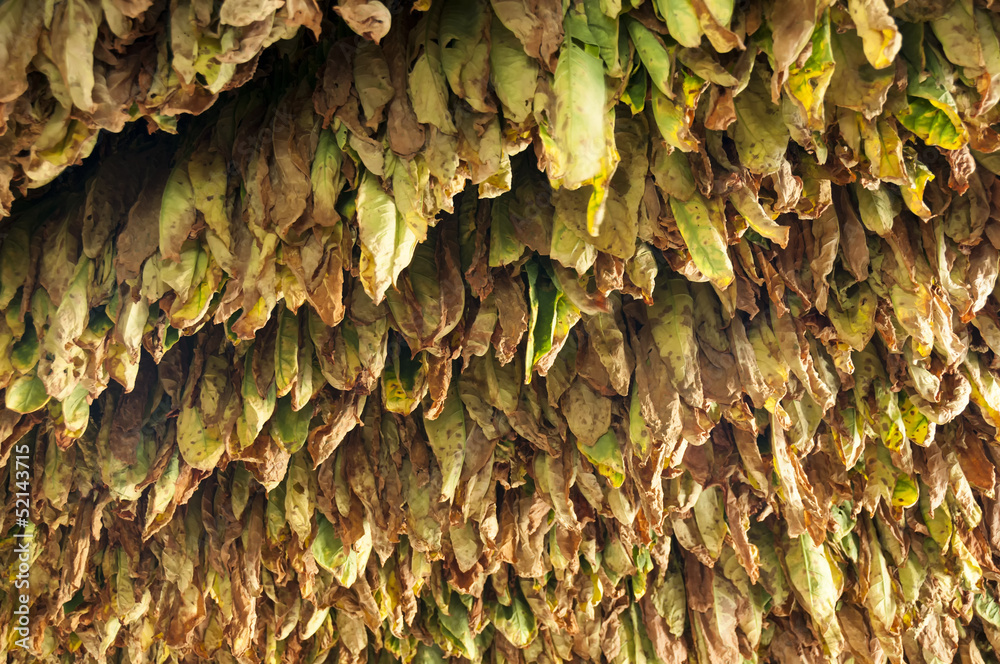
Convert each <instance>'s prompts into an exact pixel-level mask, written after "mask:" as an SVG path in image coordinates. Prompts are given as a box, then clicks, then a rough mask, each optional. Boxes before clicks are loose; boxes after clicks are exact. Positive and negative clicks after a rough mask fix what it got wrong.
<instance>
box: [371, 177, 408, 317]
mask: <svg viewBox="0 0 1000 664" xmlns="http://www.w3.org/2000/svg"><path fill="white" fill-rule="evenodd" d="M358 235H359V239H360V241H361V265H360V270H361V283H362V285H363V286H364V289H365V292H366V293H367V294H368V297H370V298H371V299H372V301H373V302H374V303H375V304H379V303H380V302H382V300H383V299H384V298H385V291H386V290H388V288H389V286H393V285H395V284H396V279H398V278H399V273H400V272H402V271H403V270H404V269H405V268H406V266H407V265H409V264H410V260H411V259H412V258H413V252H414V250H415V249H416V248H417V242H419V238H418V237H417V235H416V233H414V231H413V230H412V229H411V228H410V227H409V225H407V224H406V222H405V221H404V220H403V217H402V215H401V214H399V211H398V210H397V209H396V204H395V203H394V202H393V200H392V198H391V197H390V196H389V195H388V194H387V193H386V192H385V190H384V189H382V187H381V185H379V182H378V179H377V178H376V177H375V175H373V174H372V173H370V172H368V171H366V172H365V174H364V175H363V176H362V178H361V186H360V187H359V188H358Z"/></svg>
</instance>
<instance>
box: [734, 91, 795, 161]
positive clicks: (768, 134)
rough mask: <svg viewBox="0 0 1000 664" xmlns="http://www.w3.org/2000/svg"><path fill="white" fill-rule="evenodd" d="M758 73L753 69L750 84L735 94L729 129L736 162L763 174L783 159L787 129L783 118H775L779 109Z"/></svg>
mask: <svg viewBox="0 0 1000 664" xmlns="http://www.w3.org/2000/svg"><path fill="white" fill-rule="evenodd" d="M762 76H763V75H762V74H760V73H759V72H758V71H755V72H754V74H753V76H751V77H750V84H749V85H747V87H746V89H745V90H744V91H743V92H741V93H740V94H738V95H736V98H735V99H734V100H733V104H734V105H735V108H736V122H734V123H733V124H732V125H730V128H729V130H728V131H729V133H730V135H731V136H732V137H733V141H734V142H735V143H736V152H737V153H738V154H739V156H740V162H741V163H742V164H743V165H744V166H746V167H747V168H749V169H750V170H751V171H752V172H754V173H759V174H762V175H767V174H769V173H774V172H775V171H777V170H778V169H779V168H780V167H781V164H782V163H783V162H784V160H785V151H786V150H787V149H788V139H789V133H788V128H787V127H786V126H785V123H783V122H776V121H775V118H778V117H780V115H781V109H780V107H778V106H777V105H776V104H775V103H774V102H772V101H771V94H770V92H769V91H768V89H767V85H766V84H765V83H764V80H763V78H762Z"/></svg>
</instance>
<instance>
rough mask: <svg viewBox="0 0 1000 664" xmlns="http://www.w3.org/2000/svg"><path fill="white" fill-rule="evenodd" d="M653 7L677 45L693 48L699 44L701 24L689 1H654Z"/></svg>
mask: <svg viewBox="0 0 1000 664" xmlns="http://www.w3.org/2000/svg"><path fill="white" fill-rule="evenodd" d="M653 6H654V7H656V12H657V13H658V14H659V15H660V16H661V17H662V18H663V21H664V22H665V23H666V24H667V30H669V31H670V36H671V37H673V38H674V39H676V40H677V43H678V44H680V45H681V46H687V47H689V48H693V47H695V46H698V45H699V44H700V43H701V34H702V32H701V23H700V21H699V20H698V13H697V12H696V11H695V9H694V4H693V3H692V2H691V0H654V2H653Z"/></svg>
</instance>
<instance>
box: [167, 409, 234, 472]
mask: <svg viewBox="0 0 1000 664" xmlns="http://www.w3.org/2000/svg"><path fill="white" fill-rule="evenodd" d="M177 447H178V449H180V451H181V456H182V457H184V460H185V461H186V462H187V463H188V465H190V466H191V467H192V468H197V469H199V470H210V469H212V468H215V465H216V464H217V463H218V462H219V459H221V458H222V453H223V452H225V451H226V445H225V443H223V441H222V440H220V439H218V438H215V437H214V436H212V435H211V434H210V432H209V431H207V430H206V427H205V425H204V423H203V422H202V416H201V411H200V410H199V409H198V408H196V407H195V406H193V405H184V406H182V407H181V412H180V414H179V415H178V416H177Z"/></svg>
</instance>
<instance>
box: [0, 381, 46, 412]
mask: <svg viewBox="0 0 1000 664" xmlns="http://www.w3.org/2000/svg"><path fill="white" fill-rule="evenodd" d="M48 402H49V395H48V394H47V393H46V392H45V385H44V384H43V383H42V381H41V379H39V378H38V377H37V376H35V375H34V374H30V375H27V376H18V377H17V378H15V379H14V380H13V381H11V383H10V385H8V386H7V391H6V393H5V394H4V403H5V404H6V406H7V408H8V409H10V410H12V411H14V412H15V413H22V414H24V413H33V412H35V411H36V410H40V409H41V408H42V407H43V406H45V404H47V403H48Z"/></svg>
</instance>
